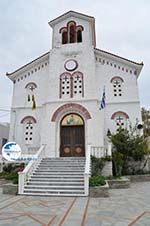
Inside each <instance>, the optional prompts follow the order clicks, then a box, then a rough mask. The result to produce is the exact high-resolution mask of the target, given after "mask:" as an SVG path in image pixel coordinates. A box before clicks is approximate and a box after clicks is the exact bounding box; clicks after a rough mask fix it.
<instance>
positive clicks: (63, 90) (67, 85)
mask: <svg viewBox="0 0 150 226" xmlns="http://www.w3.org/2000/svg"><path fill="white" fill-rule="evenodd" d="M70 96H71V75H70V73H67V72H66V73H63V74H62V75H61V76H60V98H61V97H70Z"/></svg>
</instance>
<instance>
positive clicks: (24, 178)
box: [18, 145, 45, 194]
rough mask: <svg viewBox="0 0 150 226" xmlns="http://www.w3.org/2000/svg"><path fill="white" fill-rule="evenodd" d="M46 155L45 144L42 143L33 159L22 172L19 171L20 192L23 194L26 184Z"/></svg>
mask: <svg viewBox="0 0 150 226" xmlns="http://www.w3.org/2000/svg"><path fill="white" fill-rule="evenodd" d="M44 156H45V145H42V146H41V147H40V149H39V150H38V152H37V153H36V154H35V155H34V156H33V158H34V159H33V160H31V161H30V162H29V163H28V165H27V166H26V167H25V169H24V170H23V171H22V172H18V174H19V190H18V194H23V191H24V186H25V184H26V183H27V182H28V181H29V179H30V178H31V176H32V174H33V172H34V170H35V169H36V168H37V166H38V165H39V163H40V162H41V160H42V158H44Z"/></svg>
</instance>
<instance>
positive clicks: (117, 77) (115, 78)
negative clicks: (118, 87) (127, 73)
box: [110, 76, 124, 83]
mask: <svg viewBox="0 0 150 226" xmlns="http://www.w3.org/2000/svg"><path fill="white" fill-rule="evenodd" d="M117 79H118V80H121V82H124V80H123V78H121V77H120V76H114V77H113V78H112V79H111V80H110V82H111V83H112V82H113V81H114V80H117Z"/></svg>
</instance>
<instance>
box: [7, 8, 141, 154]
mask: <svg viewBox="0 0 150 226" xmlns="http://www.w3.org/2000/svg"><path fill="white" fill-rule="evenodd" d="M49 25H50V27H51V28H52V29H53V35H52V48H51V50H50V51H49V52H47V53H45V54H44V55H42V56H40V57H38V58H37V59H35V60H33V61H32V62H30V63H28V64H26V65H24V66H23V67H21V68H19V69H18V70H16V71H14V72H12V73H7V76H8V77H9V78H10V79H11V80H12V81H13V98H12V108H11V123H10V134H9V140H10V141H16V142H17V143H18V144H19V145H20V146H21V149H22V151H23V152H24V153H29V152H30V151H31V152H32V151H36V150H38V148H39V147H40V146H41V145H42V144H46V156H47V157H70V156H71V157H74V156H77V157H79V156H85V155H86V147H87V145H88V144H91V145H92V146H93V147H95V148H99V150H106V149H107V148H106V147H107V133H108V131H109V132H111V133H115V132H116V131H117V130H118V128H119V127H120V126H121V127H124V128H128V127H129V126H131V125H132V126H135V125H136V124H137V123H138V122H141V111H140V102H139V93H138V84H137V79H138V77H139V75H140V72H141V69H142V67H143V64H142V63H136V62H133V61H131V60H128V59H125V58H123V57H120V56H117V55H114V54H112V53H109V52H106V51H103V50H101V49H98V48H96V36H95V19H94V17H91V16H87V15H84V14H80V13H77V12H74V11H69V12H67V13H65V14H63V15H61V16H60V17H58V18H56V19H54V20H52V21H50V22H49ZM104 96H105V98H104ZM102 99H103V100H104V99H105V106H104V108H103V109H100V102H101V100H102Z"/></svg>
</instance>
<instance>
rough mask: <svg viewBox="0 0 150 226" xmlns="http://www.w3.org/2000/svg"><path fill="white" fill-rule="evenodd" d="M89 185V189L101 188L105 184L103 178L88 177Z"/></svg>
mask: <svg viewBox="0 0 150 226" xmlns="http://www.w3.org/2000/svg"><path fill="white" fill-rule="evenodd" d="M89 184H90V187H95V186H103V185H105V184H106V182H105V177H103V176H93V177H90V180H89Z"/></svg>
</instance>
